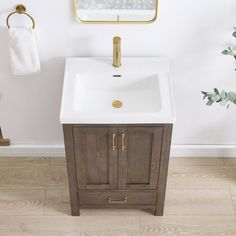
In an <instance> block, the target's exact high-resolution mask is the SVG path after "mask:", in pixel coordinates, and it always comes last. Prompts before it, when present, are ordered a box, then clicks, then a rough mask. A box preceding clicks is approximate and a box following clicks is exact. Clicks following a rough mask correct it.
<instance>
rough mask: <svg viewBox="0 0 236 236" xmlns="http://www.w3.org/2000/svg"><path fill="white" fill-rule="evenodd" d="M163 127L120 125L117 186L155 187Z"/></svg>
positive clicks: (127, 187)
mask: <svg viewBox="0 0 236 236" xmlns="http://www.w3.org/2000/svg"><path fill="white" fill-rule="evenodd" d="M162 132H163V128H162V127H127V128H120V129H119V132H118V133H119V150H118V169H119V172H118V176H119V179H118V184H119V189H156V188H157V182H158V172H159V160H160V156H161V145H162Z"/></svg>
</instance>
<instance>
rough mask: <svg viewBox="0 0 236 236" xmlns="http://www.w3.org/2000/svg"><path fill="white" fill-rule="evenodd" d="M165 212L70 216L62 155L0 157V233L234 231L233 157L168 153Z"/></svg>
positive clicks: (121, 235)
mask: <svg viewBox="0 0 236 236" xmlns="http://www.w3.org/2000/svg"><path fill="white" fill-rule="evenodd" d="M167 188H168V190H167V198H166V206H165V216H163V217H154V216H152V215H151V213H150V212H145V211H140V210H82V216H81V217H71V216H70V204H69V198H68V184H67V174H66V166H65V160H64V159H63V158H19V157H18V158H9V157H5V158H4V157H2V158H0V236H8V235H10V236H15V235H17V236H22V235H26V236H28V235H33V236H36V235H40V236H41V235H42V236H48V235H49V236H53V235H55V236H61V235H63V236H64V235H65V236H141V235H142V236H154V235H155V236H157V235H165V236H167V235H171V236H173V235H181V236H197V235H201V236H205V235H210V236H218V235H220V236H222V235H227V236H228V235H234V236H235V235H236V215H235V213H236V158H235V159H227V158H173V159H171V160H170V169H169V177H168V186H167Z"/></svg>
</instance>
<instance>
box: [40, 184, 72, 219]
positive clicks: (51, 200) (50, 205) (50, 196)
mask: <svg viewBox="0 0 236 236" xmlns="http://www.w3.org/2000/svg"><path fill="white" fill-rule="evenodd" d="M44 212H45V215H50V216H54V215H68V216H69V215H70V213H71V205H70V196H69V188H56V189H52V188H51V189H47V190H46V201H45V210H44Z"/></svg>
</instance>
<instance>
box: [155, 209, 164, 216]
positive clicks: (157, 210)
mask: <svg viewBox="0 0 236 236" xmlns="http://www.w3.org/2000/svg"><path fill="white" fill-rule="evenodd" d="M163 213H164V210H163V209H159V208H156V209H155V213H154V215H155V216H163Z"/></svg>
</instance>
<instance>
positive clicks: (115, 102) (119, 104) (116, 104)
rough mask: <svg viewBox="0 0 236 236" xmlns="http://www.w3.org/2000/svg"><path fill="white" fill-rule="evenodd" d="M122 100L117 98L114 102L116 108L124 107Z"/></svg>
mask: <svg viewBox="0 0 236 236" xmlns="http://www.w3.org/2000/svg"><path fill="white" fill-rule="evenodd" d="M122 105H123V104H122V102H121V101H119V100H116V101H114V102H113V103H112V106H113V107H115V108H121V107H122Z"/></svg>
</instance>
